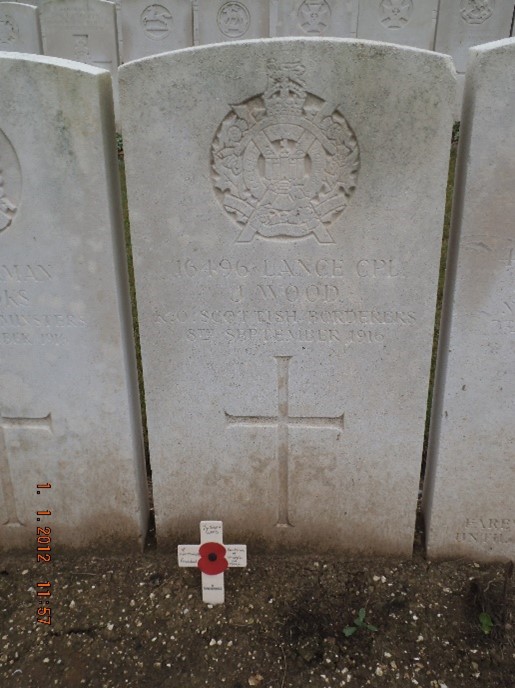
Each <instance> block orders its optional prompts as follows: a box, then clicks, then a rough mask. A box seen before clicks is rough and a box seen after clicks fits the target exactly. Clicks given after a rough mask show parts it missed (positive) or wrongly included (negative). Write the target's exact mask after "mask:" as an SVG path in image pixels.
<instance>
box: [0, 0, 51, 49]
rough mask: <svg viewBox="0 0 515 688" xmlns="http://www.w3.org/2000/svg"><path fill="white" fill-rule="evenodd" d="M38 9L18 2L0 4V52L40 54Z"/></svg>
mask: <svg viewBox="0 0 515 688" xmlns="http://www.w3.org/2000/svg"><path fill="white" fill-rule="evenodd" d="M42 49H43V48H42V44H41V28H40V25H39V13H38V8H37V7H36V6H35V5H24V4H21V3H18V2H0V51H4V52H17V53H34V54H36V55H39V54H41V52H42Z"/></svg>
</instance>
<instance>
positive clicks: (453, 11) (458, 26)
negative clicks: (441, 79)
mask: <svg viewBox="0 0 515 688" xmlns="http://www.w3.org/2000/svg"><path fill="white" fill-rule="evenodd" d="M513 10H514V3H513V2H508V1H507V0H441V1H440V8H439V12H438V25H437V30H436V40H435V50H437V51H438V52H441V53H448V54H449V55H452V58H453V60H454V63H455V65H456V70H457V71H458V72H462V73H463V72H465V70H466V68H467V60H468V49H469V48H471V47H472V46H474V45H479V44H480V43H488V41H495V40H497V39H499V38H507V37H508V36H509V35H510V27H511V22H512V19H513Z"/></svg>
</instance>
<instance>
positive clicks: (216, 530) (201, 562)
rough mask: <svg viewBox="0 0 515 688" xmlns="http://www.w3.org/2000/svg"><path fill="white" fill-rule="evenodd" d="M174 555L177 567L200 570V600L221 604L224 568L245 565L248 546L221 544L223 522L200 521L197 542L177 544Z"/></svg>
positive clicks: (223, 596)
mask: <svg viewBox="0 0 515 688" xmlns="http://www.w3.org/2000/svg"><path fill="white" fill-rule="evenodd" d="M177 557H178V560H179V566H181V567H190V568H191V567H197V568H199V569H200V570H201V571H202V601H203V602H205V603H206V604H223V603H224V601H225V589H224V571H227V569H228V568H234V567H245V566H247V546H246V545H224V536H223V523H222V521H201V522H200V545H178V547H177Z"/></svg>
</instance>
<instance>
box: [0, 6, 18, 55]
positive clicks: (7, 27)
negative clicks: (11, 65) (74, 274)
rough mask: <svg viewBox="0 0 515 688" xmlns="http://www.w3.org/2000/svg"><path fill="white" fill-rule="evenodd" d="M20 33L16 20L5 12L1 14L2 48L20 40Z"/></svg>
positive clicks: (0, 39) (0, 38)
mask: <svg viewBox="0 0 515 688" xmlns="http://www.w3.org/2000/svg"><path fill="white" fill-rule="evenodd" d="M19 33H20V32H19V29H18V24H17V23H16V22H15V21H14V19H13V18H12V17H11V16H10V15H8V14H6V13H5V12H1V14H0V47H1V46H2V45H9V44H12V43H15V42H16V41H17V40H18V36H19Z"/></svg>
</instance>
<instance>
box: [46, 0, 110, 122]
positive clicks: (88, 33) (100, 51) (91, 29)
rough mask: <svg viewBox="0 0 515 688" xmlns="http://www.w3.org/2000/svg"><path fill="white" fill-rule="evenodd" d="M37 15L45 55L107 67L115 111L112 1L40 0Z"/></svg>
mask: <svg viewBox="0 0 515 688" xmlns="http://www.w3.org/2000/svg"><path fill="white" fill-rule="evenodd" d="M40 14H41V29H42V33H43V47H44V51H45V55H53V56H54V57H62V58H66V59H68V60H76V61H77V62H84V63H86V64H90V65H93V66H94V67H100V68H102V69H107V70H109V71H110V72H111V77H112V79H113V94H114V103H115V110H116V113H117V107H118V65H119V54H118V38H117V24H116V6H115V5H114V3H112V2H106V0H41V4H40ZM117 119H118V116H117Z"/></svg>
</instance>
